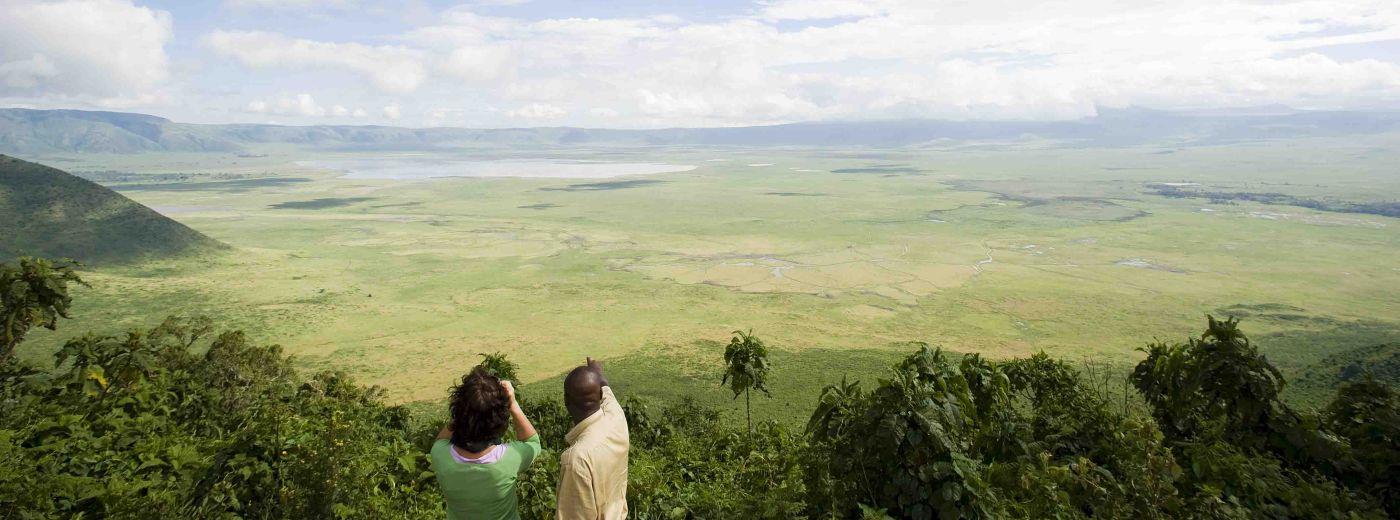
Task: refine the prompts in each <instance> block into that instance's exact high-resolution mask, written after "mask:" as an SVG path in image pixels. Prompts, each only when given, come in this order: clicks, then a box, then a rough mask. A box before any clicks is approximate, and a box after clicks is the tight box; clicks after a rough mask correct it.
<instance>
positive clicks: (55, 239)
mask: <svg viewBox="0 0 1400 520" xmlns="http://www.w3.org/2000/svg"><path fill="white" fill-rule="evenodd" d="M226 247H228V246H225V245H224V244H222V243H220V242H218V241H216V240H214V239H211V238H209V237H207V236H204V235H203V234H201V233H199V232H198V231H195V230H193V229H190V228H189V227H187V226H185V225H184V224H181V223H179V222H176V221H174V220H170V219H169V218H166V217H165V216H164V215H161V214H160V213H156V212H155V211H154V210H152V209H151V208H148V207H145V206H142V205H140V204H137V203H136V202H134V201H132V200H131V199H128V198H126V197H124V196H122V195H121V194H118V193H117V192H115V191H112V190H110V189H107V188H105V187H102V186H100V185H98V184H96V183H93V182H91V181H87V180H84V179H81V178H78V177H75V176H73V175H70V174H69V173H67V172H64V171H62V170H58V169H54V168H50V167H48V166H44V165H42V164H35V163H31V162H27V161H21V160H19V159H15V158H13V157H9V156H5V155H0V261H9V260H10V259H13V258H14V257H16V256H19V255H31V256H47V257H64V258H73V259H75V260H78V261H80V262H84V263H99V264H100V263H113V262H123V261H128V260H134V259H138V258H147V257H159V256H168V255H174V254H181V253H188V252H195V251H200V250H213V249H223V248H226Z"/></svg>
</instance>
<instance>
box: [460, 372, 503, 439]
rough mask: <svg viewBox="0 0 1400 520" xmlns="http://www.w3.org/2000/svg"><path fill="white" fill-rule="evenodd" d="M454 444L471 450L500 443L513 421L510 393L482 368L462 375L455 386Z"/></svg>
mask: <svg viewBox="0 0 1400 520" xmlns="http://www.w3.org/2000/svg"><path fill="white" fill-rule="evenodd" d="M450 406H451V413H452V444H453V445H454V446H457V447H458V448H462V449H464V450H467V451H471V452H478V451H482V450H484V449H486V448H488V447H490V446H491V445H492V444H496V443H497V442H500V440H501V436H503V435H505V434H506V426H508V425H509V424H510V396H508V395H506V391H505V389H504V388H501V380H500V378H498V377H496V376H493V375H491V373H490V372H487V371H486V369H485V368H483V367H476V368H474V369H472V371H471V373H469V374H467V375H464V376H462V384H459V385H457V386H455V387H453V388H452V403H451V405H450Z"/></svg>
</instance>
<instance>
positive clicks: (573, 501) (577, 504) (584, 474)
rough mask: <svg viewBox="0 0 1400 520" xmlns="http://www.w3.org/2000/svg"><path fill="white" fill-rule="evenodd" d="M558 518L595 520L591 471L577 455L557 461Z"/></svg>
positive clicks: (595, 497) (594, 497)
mask: <svg viewBox="0 0 1400 520" xmlns="http://www.w3.org/2000/svg"><path fill="white" fill-rule="evenodd" d="M558 497H559V510H558V516H557V518H558V519H559V520H597V519H598V518H600V517H601V516H600V515H599V514H598V500H597V496H596V495H595V494H594V492H593V471H592V470H591V469H590V468H589V467H588V463H587V462H586V461H584V460H581V458H578V457H563V458H561V459H560V461H559V493H558Z"/></svg>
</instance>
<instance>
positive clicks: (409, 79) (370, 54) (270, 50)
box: [204, 31, 427, 93]
mask: <svg viewBox="0 0 1400 520" xmlns="http://www.w3.org/2000/svg"><path fill="white" fill-rule="evenodd" d="M204 42H205V44H207V45H208V46H209V48H211V49H213V50H214V52H216V53H218V54H220V55H223V56H227V57H232V58H234V59H236V60H238V61H239V62H240V63H242V64H243V65H245V66H248V67H252V68H268V67H279V68H289V67H325V68H333V69H343V70H349V71H352V72H355V73H359V74H362V75H364V76H365V77H367V78H369V79H370V81H371V82H372V83H373V84H374V85H375V86H376V87H378V88H380V89H381V90H383V91H385V92H392V93H405V92H412V91H414V90H415V89H417V88H418V86H419V85H421V84H422V83H423V81H424V80H425V79H427V71H426V69H425V67H424V66H423V63H422V53H421V52H419V51H417V50H414V49H410V48H407V47H401V46H370V45H364V44H359V43H333V42H321V41H313V40H305V39H295V38H288V37H286V36H283V35H280V34H276V33H269V32H261V31H214V32H212V33H210V34H209V35H208V36H206V37H205V38H204Z"/></svg>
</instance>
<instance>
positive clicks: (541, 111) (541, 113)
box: [506, 103, 569, 120]
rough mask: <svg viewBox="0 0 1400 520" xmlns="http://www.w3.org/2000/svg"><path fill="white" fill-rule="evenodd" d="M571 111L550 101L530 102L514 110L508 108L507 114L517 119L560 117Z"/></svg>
mask: <svg viewBox="0 0 1400 520" xmlns="http://www.w3.org/2000/svg"><path fill="white" fill-rule="evenodd" d="M568 113H569V111H567V110H564V109H563V108H560V107H557V106H554V105H550V104H548V103H530V104H528V105H525V106H522V107H520V108H517V109H514V110H507V111H506V115H507V116H509V117H512V118H515V119H537V120H538V119H559V118H561V117H564V116H565V115H568Z"/></svg>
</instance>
